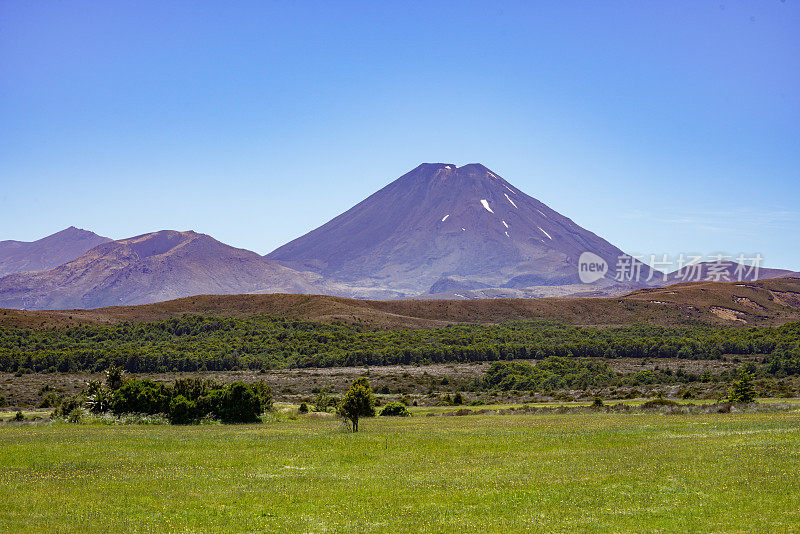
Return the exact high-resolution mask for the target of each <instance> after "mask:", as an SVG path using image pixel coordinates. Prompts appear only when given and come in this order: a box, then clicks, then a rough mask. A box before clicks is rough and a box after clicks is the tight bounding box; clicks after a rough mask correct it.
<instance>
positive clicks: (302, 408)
mask: <svg viewBox="0 0 800 534" xmlns="http://www.w3.org/2000/svg"><path fill="white" fill-rule="evenodd" d="M298 412H300V413H308V404H306V403H305V402H302V403H300V408H299V409H298Z"/></svg>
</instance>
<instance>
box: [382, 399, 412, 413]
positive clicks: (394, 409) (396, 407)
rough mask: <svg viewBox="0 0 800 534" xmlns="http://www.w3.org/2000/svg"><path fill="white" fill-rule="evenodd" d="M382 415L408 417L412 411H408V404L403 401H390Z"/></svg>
mask: <svg viewBox="0 0 800 534" xmlns="http://www.w3.org/2000/svg"><path fill="white" fill-rule="evenodd" d="M381 415H382V416H391V417H408V416H410V415H411V412H409V411H408V408H406V405H405V404H403V403H402V402H390V403H389V404H387V405H386V406H384V407H383V410H381Z"/></svg>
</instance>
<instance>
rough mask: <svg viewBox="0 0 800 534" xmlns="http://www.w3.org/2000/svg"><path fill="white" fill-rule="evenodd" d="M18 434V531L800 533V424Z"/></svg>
mask: <svg viewBox="0 0 800 534" xmlns="http://www.w3.org/2000/svg"><path fill="white" fill-rule="evenodd" d="M362 428H363V430H362V431H361V432H359V433H357V434H352V433H346V432H344V431H343V429H342V427H341V426H340V424H339V422H338V421H336V420H334V419H331V418H319V417H313V416H304V417H300V418H299V419H298V420H286V419H276V421H275V422H271V423H266V424H257V425H236V426H224V425H201V426H186V427H180V426H166V425H162V426H136V425H130V426H108V425H98V424H94V425H70V424H67V423H52V424H40V425H22V426H15V425H12V424H4V425H2V426H0V470H1V471H2V474H1V475H0V507H1V508H0V529H2V531H5V532H76V531H79V532H152V531H168V532H227V531H230V532H457V531H484V532H532V531H555V532H558V531H562V532H567V531H569V532H620V531H625V532H676V531H680V532H795V531H800V475H799V474H798V473H800V412H797V411H793V412H780V413H767V414H765V413H756V414H742V413H739V414H714V415H661V414H613V413H612V414H607V413H580V414H550V415H541V414H540V415H472V416H465V417H424V416H422V415H421V414H416V416H415V417H411V418H406V419H400V418H375V419H368V420H365V421H363V423H362Z"/></svg>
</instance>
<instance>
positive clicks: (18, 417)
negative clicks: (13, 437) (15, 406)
mask: <svg viewBox="0 0 800 534" xmlns="http://www.w3.org/2000/svg"><path fill="white" fill-rule="evenodd" d="M24 420H25V416H24V415H22V412H17V413H15V414H14V421H24Z"/></svg>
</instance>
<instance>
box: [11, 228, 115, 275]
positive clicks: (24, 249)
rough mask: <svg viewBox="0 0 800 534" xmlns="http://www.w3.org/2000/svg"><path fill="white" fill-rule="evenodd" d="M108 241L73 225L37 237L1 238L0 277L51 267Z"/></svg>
mask: <svg viewBox="0 0 800 534" xmlns="http://www.w3.org/2000/svg"><path fill="white" fill-rule="evenodd" d="M108 241H111V240H110V239H109V238H107V237H103V236H99V235H97V234H95V233H93V232H89V231H87V230H81V229H80V228H75V227H74V226H70V227H69V228H67V229H65V230H61V231H60V232H56V233H55V234H52V235H49V236H47V237H43V238H42V239H37V240H36V241H31V242H27V241H0V277H3V276H5V275H7V274H11V273H19V272H22V271H44V270H47V269H52V268H53V267H58V266H59V265H61V264H63V263H66V262H68V261H71V260H74V259H75V258H77V257H78V256H80V255H81V254H83V253H85V252H87V251H89V250H91V249H93V248H94V247H96V246H97V245H100V244H102V243H107V242H108Z"/></svg>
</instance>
